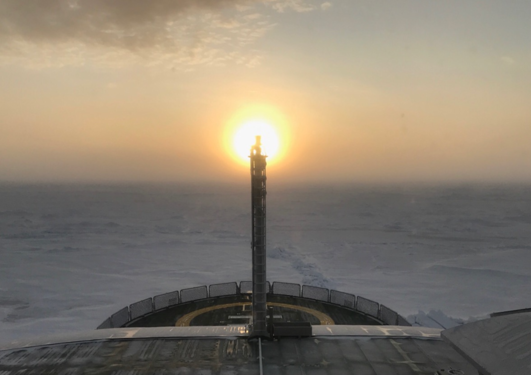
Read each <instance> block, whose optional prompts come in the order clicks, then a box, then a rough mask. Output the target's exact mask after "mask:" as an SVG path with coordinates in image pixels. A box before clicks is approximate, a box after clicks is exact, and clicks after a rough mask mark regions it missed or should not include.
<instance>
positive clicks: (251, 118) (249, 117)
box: [222, 104, 291, 166]
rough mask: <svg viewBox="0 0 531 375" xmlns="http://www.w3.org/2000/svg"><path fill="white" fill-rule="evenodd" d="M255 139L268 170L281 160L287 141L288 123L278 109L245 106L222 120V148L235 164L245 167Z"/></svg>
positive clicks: (285, 150) (288, 134) (264, 106)
mask: <svg viewBox="0 0 531 375" xmlns="http://www.w3.org/2000/svg"><path fill="white" fill-rule="evenodd" d="M257 135H259V136H260V137H261V142H262V152H263V154H264V155H267V165H268V166H271V165H275V164H277V163H278V162H280V161H281V160H283V159H284V158H285V156H286V153H287V150H288V147H289V145H290V140H291V137H290V121H289V120H288V118H287V117H286V116H285V115H284V113H282V112H281V111H280V110H279V109H278V108H276V107H274V106H270V105H266V104H255V105H249V106H246V107H244V108H242V109H240V110H239V111H237V112H235V113H234V114H233V115H232V116H231V117H230V118H228V119H227V120H226V122H225V127H224V132H223V138H222V139H223V148H224V149H225V151H226V152H227V154H228V155H230V157H231V159H232V160H233V161H235V162H236V163H238V164H240V165H249V155H250V153H251V147H252V146H253V145H254V144H255V142H256V136H257Z"/></svg>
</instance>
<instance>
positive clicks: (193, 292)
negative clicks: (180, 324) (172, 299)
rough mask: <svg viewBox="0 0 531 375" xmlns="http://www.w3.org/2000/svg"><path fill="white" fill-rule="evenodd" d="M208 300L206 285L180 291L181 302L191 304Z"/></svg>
mask: <svg viewBox="0 0 531 375" xmlns="http://www.w3.org/2000/svg"><path fill="white" fill-rule="evenodd" d="M205 298H208V289H207V287H206V285H203V286H196V287H195V288H188V289H183V290H181V302H182V303H185V302H191V301H195V300H198V299H205Z"/></svg>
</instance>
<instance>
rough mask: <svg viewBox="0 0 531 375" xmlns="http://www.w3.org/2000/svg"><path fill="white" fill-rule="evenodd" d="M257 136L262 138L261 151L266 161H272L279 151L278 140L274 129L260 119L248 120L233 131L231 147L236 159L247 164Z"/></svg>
mask: <svg viewBox="0 0 531 375" xmlns="http://www.w3.org/2000/svg"><path fill="white" fill-rule="evenodd" d="M257 135H259V136H261V137H262V150H263V153H264V154H265V155H267V157H268V161H270V160H274V159H275V157H276V156H277V155H278V152H279V150H280V139H279V137H278V134H277V132H276V130H275V128H274V127H273V126H272V125H271V124H270V123H269V122H267V121H266V120H262V119H253V120H248V121H246V122H244V123H243V124H242V125H241V126H240V127H239V128H238V129H237V130H236V131H235V133H234V136H233V138H232V147H233V149H234V151H235V152H236V154H237V155H238V157H240V158H241V159H243V160H245V161H246V162H248V160H249V154H250V151H251V146H252V145H254V144H255V140H256V136H257Z"/></svg>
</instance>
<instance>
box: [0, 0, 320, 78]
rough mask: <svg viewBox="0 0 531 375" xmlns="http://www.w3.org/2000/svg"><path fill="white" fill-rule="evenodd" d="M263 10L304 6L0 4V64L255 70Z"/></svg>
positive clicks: (91, 0) (296, 0) (286, 0)
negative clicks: (231, 65)
mask: <svg viewBox="0 0 531 375" xmlns="http://www.w3.org/2000/svg"><path fill="white" fill-rule="evenodd" d="M257 7H258V8H260V7H261V9H262V10H263V9H265V8H267V7H269V8H272V9H274V10H276V11H278V12H284V11H287V10H293V11H297V12H303V11H309V10H313V9H314V8H315V6H313V5H308V4H307V3H306V2H305V0H153V1H147V0H0V61H2V62H4V63H9V62H24V63H26V64H27V65H35V66H61V65H76V64H78V65H82V64H86V63H89V62H90V63H97V64H109V65H113V64H115V65H121V64H125V63H149V64H164V65H168V66H170V67H176V66H181V65H188V66H190V65H197V64H225V63H227V61H233V62H235V63H238V64H248V65H252V64H256V62H257V58H258V56H257V54H256V53H255V52H253V51H249V49H248V48H247V46H249V45H251V44H253V43H254V42H255V41H256V40H257V39H259V38H261V37H262V36H263V35H265V33H266V32H267V31H268V30H270V29H271V28H272V27H274V23H273V22H272V21H271V20H270V18H269V17H268V16H266V15H265V14H264V12H262V13H260V12H258V11H256V8H257Z"/></svg>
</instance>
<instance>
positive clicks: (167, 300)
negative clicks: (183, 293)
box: [153, 290, 180, 310]
mask: <svg viewBox="0 0 531 375" xmlns="http://www.w3.org/2000/svg"><path fill="white" fill-rule="evenodd" d="M179 302H180V300H179V291H178V290H176V291H175V292H169V293H164V294H159V295H158V296H155V297H153V305H154V307H155V310H160V309H165V308H166V307H170V306H173V305H178V304H179Z"/></svg>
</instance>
